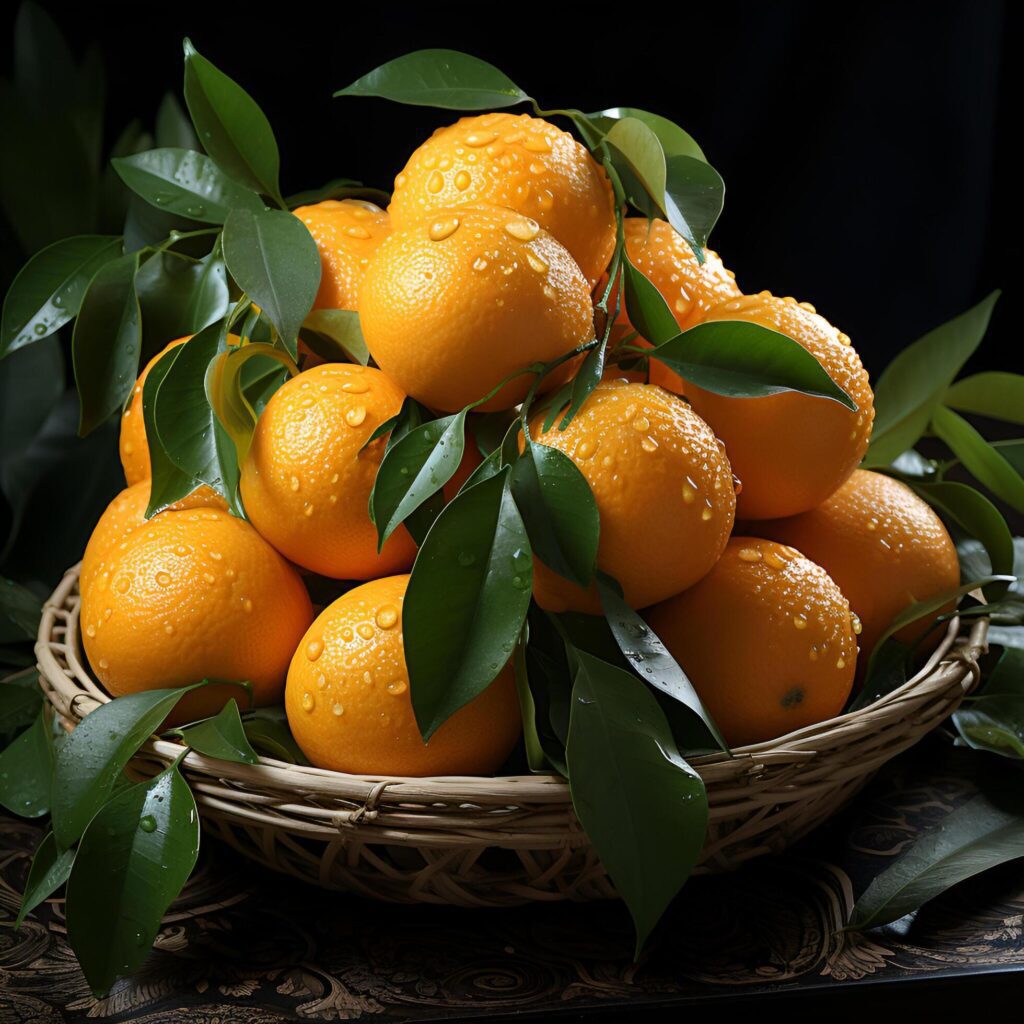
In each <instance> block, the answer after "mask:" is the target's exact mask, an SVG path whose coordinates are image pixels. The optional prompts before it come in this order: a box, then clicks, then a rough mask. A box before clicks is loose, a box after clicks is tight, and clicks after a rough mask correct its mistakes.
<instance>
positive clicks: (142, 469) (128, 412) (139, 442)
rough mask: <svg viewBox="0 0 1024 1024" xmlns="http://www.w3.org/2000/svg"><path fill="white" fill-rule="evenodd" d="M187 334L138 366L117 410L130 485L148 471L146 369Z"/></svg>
mask: <svg viewBox="0 0 1024 1024" xmlns="http://www.w3.org/2000/svg"><path fill="white" fill-rule="evenodd" d="M186 341H188V338H176V339H175V340H174V341H172V342H171V343H170V344H169V345H167V346H166V347H165V348H163V349H162V350H161V351H160V352H158V353H157V354H156V355H155V356H153V358H152V359H150V361H149V362H148V363H146V365H145V366H144V367H143V369H142V373H140V374H139V379H138V380H137V381H136V382H135V390H134V391H133V392H132V400H131V402H130V403H129V405H128V408H127V409H125V411H124V412H123V413H122V414H121V437H120V441H119V449H120V453H121V465H122V466H123V467H124V478H125V480H126V481H127V483H128V486H129V487H131V485H132V484H137V483H138V482H139V481H140V480H148V479H149V474H150V466H149V445H148V444H147V442H146V424H145V422H144V421H143V418H142V388H143V385H144V384H145V383H146V378H147V377H148V376H149V371H150V370H152V369H153V367H154V366H156V364H157V363H159V362H160V360H161V359H162V358H163V356H164V355H165V353H167V352H169V351H170V350H171V349H172V348H176V347H177V346H178V345H184V344H185V342H186Z"/></svg>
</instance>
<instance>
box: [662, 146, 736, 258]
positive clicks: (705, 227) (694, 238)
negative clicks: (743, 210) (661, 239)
mask: <svg viewBox="0 0 1024 1024" xmlns="http://www.w3.org/2000/svg"><path fill="white" fill-rule="evenodd" d="M724 203H725V182H723V181H722V177H721V175H720V174H719V173H718V171H716V170H715V169H714V167H712V166H711V165H710V164H708V163H705V162H704V161H703V160H701V159H697V158H695V157H692V156H670V157H668V158H667V159H666V161H665V216H666V219H667V220H668V222H669V224H671V225H672V227H674V228H675V229H676V231H678V232H679V234H681V235H682V236H683V238H685V239H686V241H687V242H689V244H690V248H691V249H692V250H693V252H694V255H695V256H696V257H697V262H698V263H703V262H704V246H705V245H707V241H708V237H709V236H710V234H711V230H712V228H714V226H715V224H716V222H717V221H718V218H719V217H720V216H721V213H722V206H723V204H724Z"/></svg>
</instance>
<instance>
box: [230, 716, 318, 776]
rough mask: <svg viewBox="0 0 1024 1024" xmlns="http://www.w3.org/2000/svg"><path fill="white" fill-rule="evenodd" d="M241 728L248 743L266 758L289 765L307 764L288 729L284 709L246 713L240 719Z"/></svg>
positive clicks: (304, 756)
mask: <svg viewBox="0 0 1024 1024" xmlns="http://www.w3.org/2000/svg"><path fill="white" fill-rule="evenodd" d="M242 727H243V728H244V729H245V735H246V738H247V739H248V740H249V742H250V743H251V744H252V745H253V746H254V747H255V748H256V749H257V750H262V751H263V753H264V754H265V755H266V756H267V757H273V758H276V759H277V760H278V761H287V762H288V763H289V764H303V765H308V764H309V761H307V760H306V755H305V754H303V753H302V750H301V749H300V748H299V745H298V744H297V743H296V742H295V738H294V737H293V736H292V733H291V730H290V729H289V728H288V718H287V716H286V715H285V713H284V708H282V707H280V706H275V707H269V708H254V709H253V710H252V711H247V712H246V713H245V715H244V716H243V717H242Z"/></svg>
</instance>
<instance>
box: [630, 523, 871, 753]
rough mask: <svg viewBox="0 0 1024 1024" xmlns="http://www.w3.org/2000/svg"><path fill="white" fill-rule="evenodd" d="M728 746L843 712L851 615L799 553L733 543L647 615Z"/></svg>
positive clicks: (851, 653)
mask: <svg viewBox="0 0 1024 1024" xmlns="http://www.w3.org/2000/svg"><path fill="white" fill-rule="evenodd" d="M644 617H645V618H646V619H647V622H648V623H649V624H650V626H651V628H652V629H653V630H654V632H655V633H657V634H658V636H659V637H660V638H661V639H662V641H663V642H664V643H665V645H666V646H667V647H668V649H669V651H670V652H671V654H672V656H673V657H674V658H675V659H676V661H678V662H679V664H680V665H681V666H682V668H683V670H684V671H685V672H686V674H687V675H688V676H689V677H690V680H691V682H692V683H693V685H694V687H695V688H696V690H697V693H698V694H700V698H701V700H702V701H703V702H704V705H705V707H706V708H707V709H708V711H709V712H710V713H711V717H712V718H713V719H714V720H715V722H716V723H717V724H718V727H719V729H721V731H722V735H723V736H724V737H725V739H726V742H727V743H729V745H730V746H734V747H735V746H742V745H744V744H747V743H760V742H761V741H762V740H768V739H772V738H774V737H776V736H782V735H784V734H785V733H788V732H791V731H793V730H794V729H800V728H802V727H803V726H806V725H811V724H813V723H814V722H820V721H823V720H824V719H826V718H832V717H833V716H835V715H837V714H839V713H840V712H841V711H842V709H843V706H844V705H845V703H846V698H847V697H848V696H849V695H850V690H851V688H852V686H853V677H854V671H855V667H856V661H857V637H856V633H855V629H856V617H855V616H854V615H852V614H851V612H850V605H849V603H848V602H847V600H846V598H845V597H844V596H843V595H842V593H841V592H840V590H839V587H837V586H836V584H835V583H834V582H833V581H832V579H831V578H830V577H829V575H828V573H826V572H825V570H824V569H822V568H821V567H820V566H819V565H816V564H815V563H814V562H812V561H810V560H809V559H807V558H805V557H804V556H803V555H802V554H800V552H799V551H796V550H794V549H793V548H790V547H786V546H784V545H782V544H776V543H774V542H773V541H766V540H758V539H756V538H753V537H734V538H733V539H732V540H730V541H729V545H728V547H727V548H726V549H725V553H724V554H723V555H722V557H721V558H720V559H719V560H718V563H717V564H716V565H715V567H714V568H713V569H712V570H711V572H709V573H708V574H707V575H706V576H705V577H704V578H703V579H702V580H701V581H700V582H699V583H698V584H697V585H696V586H694V587H691V588H690V589H689V590H687V591H684V592H683V593H682V594H678V595H677V596H675V597H672V598H669V600H667V601H663V602H662V603H661V604H659V605H656V606H655V607H654V608H650V609H648V611H647V612H646V613H645V616H644Z"/></svg>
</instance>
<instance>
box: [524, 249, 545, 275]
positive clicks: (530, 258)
mask: <svg viewBox="0 0 1024 1024" xmlns="http://www.w3.org/2000/svg"><path fill="white" fill-rule="evenodd" d="M526 262H527V263H529V264H530V269H531V270H535V271H536V272H537V273H538V274H546V273H547V272H548V270H549V269H550V267H548V265H547V263H546V262H545V261H544V260H542V259H541V258H540V257H539V256H538V255H537V254H536V253H535V252H534V251H533V250H532V249H527V250H526Z"/></svg>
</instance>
